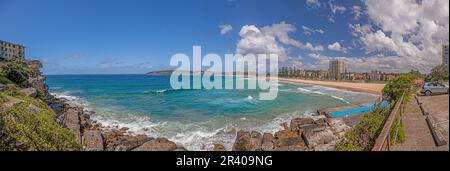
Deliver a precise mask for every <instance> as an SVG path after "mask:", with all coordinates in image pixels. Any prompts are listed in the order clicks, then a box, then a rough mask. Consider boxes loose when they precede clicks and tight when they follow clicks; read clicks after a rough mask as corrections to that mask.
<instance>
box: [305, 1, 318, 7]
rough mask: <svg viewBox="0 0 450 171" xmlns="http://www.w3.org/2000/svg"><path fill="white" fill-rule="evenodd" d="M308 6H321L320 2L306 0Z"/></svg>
mask: <svg viewBox="0 0 450 171" xmlns="http://www.w3.org/2000/svg"><path fill="white" fill-rule="evenodd" d="M306 5H308V6H309V7H312V8H319V7H320V6H321V4H320V2H319V0H306Z"/></svg>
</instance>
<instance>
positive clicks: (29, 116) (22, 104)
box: [0, 84, 81, 151]
mask: <svg viewBox="0 0 450 171" xmlns="http://www.w3.org/2000/svg"><path fill="white" fill-rule="evenodd" d="M0 104H1V106H0V151H53V150H81V146H80V145H79V144H78V143H77V142H76V141H75V136H74V135H73V134H72V133H71V132H70V131H69V130H68V129H65V128H62V127H60V125H59V124H58V123H57V121H56V115H55V113H54V112H53V111H52V110H51V109H50V108H49V107H48V106H47V105H46V104H45V103H43V102H42V101H39V100H36V99H34V98H31V97H28V96H26V95H24V94H22V93H21V92H20V91H19V90H18V89H17V87H16V86H15V85H12V84H10V85H8V87H7V89H6V90H5V91H3V92H0Z"/></svg>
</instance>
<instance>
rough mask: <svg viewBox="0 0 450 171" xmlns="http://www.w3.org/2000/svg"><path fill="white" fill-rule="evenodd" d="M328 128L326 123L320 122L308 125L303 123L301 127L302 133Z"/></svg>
mask: <svg viewBox="0 0 450 171" xmlns="http://www.w3.org/2000/svg"><path fill="white" fill-rule="evenodd" d="M326 128H327V126H325V125H318V124H308V125H302V126H301V127H300V130H299V132H300V134H302V133H304V132H309V133H310V132H320V131H324V130H325V129H326Z"/></svg>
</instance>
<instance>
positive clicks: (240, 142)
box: [232, 130, 253, 151]
mask: <svg viewBox="0 0 450 171" xmlns="http://www.w3.org/2000/svg"><path fill="white" fill-rule="evenodd" d="M252 148H253V145H252V141H251V135H250V133H249V132H248V131H243V130H240V131H239V132H238V133H237V135H236V140H235V141H234V144H233V148H232V150H233V151H250V150H252Z"/></svg>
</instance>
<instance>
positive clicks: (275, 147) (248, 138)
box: [215, 118, 350, 151]
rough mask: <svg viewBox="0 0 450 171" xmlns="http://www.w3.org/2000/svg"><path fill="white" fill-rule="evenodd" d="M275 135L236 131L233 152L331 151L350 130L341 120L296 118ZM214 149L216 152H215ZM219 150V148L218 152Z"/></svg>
mask: <svg viewBox="0 0 450 171" xmlns="http://www.w3.org/2000/svg"><path fill="white" fill-rule="evenodd" d="M282 125H285V126H284V130H281V131H278V132H276V133H275V134H273V135H272V134H271V133H264V134H262V135H261V133H259V132H257V131H252V132H248V131H243V130H241V131H239V132H238V133H237V136H236V140H235V143H234V144H233V147H232V150H233V151H333V150H334V145H335V143H336V141H337V140H339V139H340V138H342V136H343V135H344V133H345V131H347V130H348V129H350V127H349V126H347V125H346V124H345V123H344V121H343V120H342V119H339V118H321V119H318V120H313V119H311V118H295V119H292V120H291V121H290V125H289V127H287V126H286V125H287V123H285V124H282ZM215 149H216V148H215ZM218 149H219V148H218Z"/></svg>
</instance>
